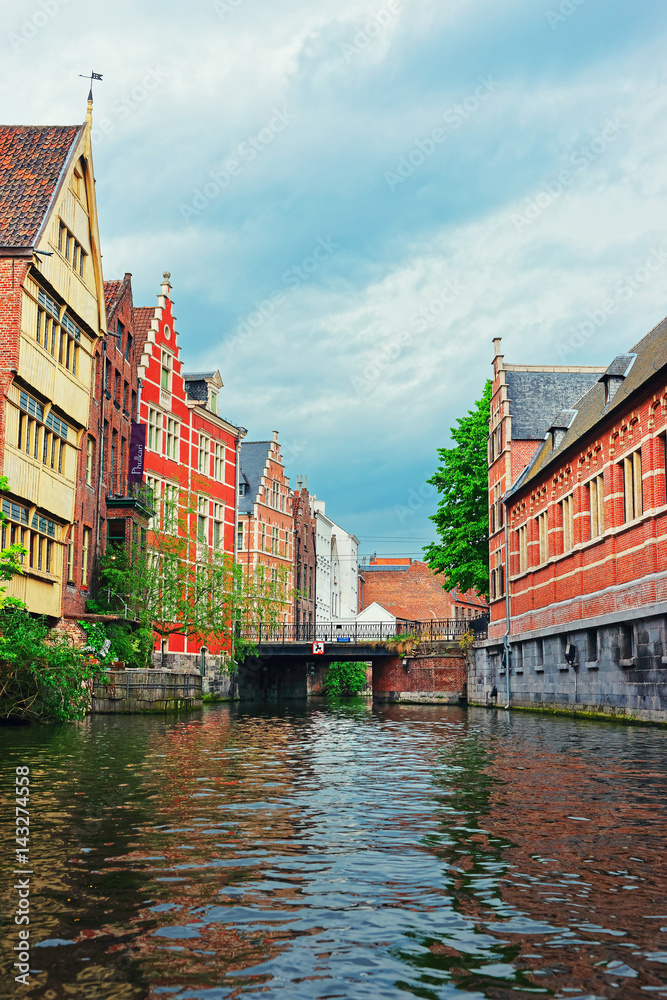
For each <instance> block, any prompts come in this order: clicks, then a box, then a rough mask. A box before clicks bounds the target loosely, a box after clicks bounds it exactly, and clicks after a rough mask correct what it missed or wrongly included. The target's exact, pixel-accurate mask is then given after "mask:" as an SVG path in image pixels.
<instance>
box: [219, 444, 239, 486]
mask: <svg viewBox="0 0 667 1000" xmlns="http://www.w3.org/2000/svg"><path fill="white" fill-rule="evenodd" d="M213 475H214V476H215V478H216V479H217V481H218V482H219V483H221V482H223V480H224V478H225V446H224V444H216V446H215V459H214V467H213ZM240 492H241V491H240V489H239V493H240Z"/></svg>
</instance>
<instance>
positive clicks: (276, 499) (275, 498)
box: [271, 479, 280, 510]
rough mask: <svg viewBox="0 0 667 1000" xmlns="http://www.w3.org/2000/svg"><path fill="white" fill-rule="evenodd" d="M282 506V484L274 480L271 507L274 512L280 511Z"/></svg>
mask: <svg viewBox="0 0 667 1000" xmlns="http://www.w3.org/2000/svg"><path fill="white" fill-rule="evenodd" d="M279 505H280V484H279V483H278V482H276V480H275V479H274V481H273V485H272V489H271V506H272V507H273V509H274V510H278V507H279Z"/></svg>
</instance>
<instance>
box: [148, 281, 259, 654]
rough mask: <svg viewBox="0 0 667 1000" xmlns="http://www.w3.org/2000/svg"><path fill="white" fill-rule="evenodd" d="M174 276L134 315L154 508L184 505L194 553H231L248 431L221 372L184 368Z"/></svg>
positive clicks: (186, 642)
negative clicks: (223, 398)
mask: <svg viewBox="0 0 667 1000" xmlns="http://www.w3.org/2000/svg"><path fill="white" fill-rule="evenodd" d="M169 278H170V274H169V272H168V271H165V273H164V278H163V281H162V286H161V289H160V295H159V296H158V304H157V305H156V306H154V307H146V308H137V309H135V310H134V315H133V319H134V329H135V337H136V340H137V344H138V349H137V362H138V364H137V370H138V375H139V380H140V384H139V407H138V411H139V420H140V421H141V423H143V424H145V425H146V447H145V460H144V472H145V480H146V484H147V486H148V487H149V489H150V490H151V491H152V493H153V496H154V499H155V503H154V507H155V510H156V516H159V512H160V510H161V509H163V508H164V509H174V508H175V507H178V509H179V521H181V523H182V524H186V525H187V528H188V534H189V538H190V539H191V540H192V545H191V546H190V547H189V549H188V553H189V554H188V559H190V560H192V561H193V562H197V561H199V559H201V558H203V553H202V546H203V547H205V548H206V549H207V550H208V552H209V553H211V551H212V550H216V551H217V552H218V553H220V552H222V553H224V554H225V555H227V556H229V557H230V560H231V559H232V558H233V557H234V552H235V542H236V519H237V518H236V512H237V508H236V502H237V500H236V498H237V492H238V491H237V479H238V462H239V446H240V443H241V440H242V438H243V437H244V435H245V433H246V432H245V430H244V428H242V427H237V426H236V425H235V424H232V423H230V422H229V421H228V420H225V419H224V418H222V417H221V416H219V413H218V401H219V393H220V389H221V388H222V379H221V378H220V373H219V372H217V371H216V372H195V373H187V372H185V371H184V368H183V362H182V360H181V352H180V347H179V344H178V334H177V332H176V330H175V325H174V323H175V320H174V313H173V304H172V299H171V287H172V286H171V283H170V281H169ZM149 545H150V536H149ZM220 652H221V650H220V649H219V648H217V647H214V646H211V648H208V647H207V646H205V645H203V644H202V643H200V642H199V641H198V640H196V639H187V638H186V636H184V635H182V634H177V635H172V636H170V638H169V640H168V642H167V643H166V644H165V648H164V654H165V661H164V664H165V666H169V667H171V666H179V667H186V668H187V667H188V666H191V667H192V666H193V665H194V662H195V660H196V661H197V663H200V662H202V663H205V662H206V657H207V655H209V654H210V655H211V656H213V655H216V654H218V653H220ZM158 655H159V654H158ZM202 658H203V659H202ZM156 659H157V656H156Z"/></svg>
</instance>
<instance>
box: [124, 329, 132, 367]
mask: <svg viewBox="0 0 667 1000" xmlns="http://www.w3.org/2000/svg"><path fill="white" fill-rule="evenodd" d="M131 354H132V334H131V333H128V335H127V337H126V338H125V360H126V361H130V360H131V358H130V355H131Z"/></svg>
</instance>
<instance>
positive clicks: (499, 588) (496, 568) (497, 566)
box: [491, 549, 505, 600]
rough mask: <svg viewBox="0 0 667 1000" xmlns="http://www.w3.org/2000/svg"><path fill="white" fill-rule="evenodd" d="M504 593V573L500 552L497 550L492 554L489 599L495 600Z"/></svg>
mask: <svg viewBox="0 0 667 1000" xmlns="http://www.w3.org/2000/svg"><path fill="white" fill-rule="evenodd" d="M504 593H505V571H504V567H503V562H502V552H501V550H500V549H497V550H496V552H494V553H493V561H492V569H491V599H492V600H496V598H498V597H502V596H503V594H504Z"/></svg>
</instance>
